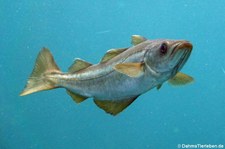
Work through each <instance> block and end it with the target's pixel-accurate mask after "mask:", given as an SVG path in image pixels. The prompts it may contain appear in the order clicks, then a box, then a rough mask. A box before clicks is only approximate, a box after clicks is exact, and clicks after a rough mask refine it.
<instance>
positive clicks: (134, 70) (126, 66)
mask: <svg viewBox="0 0 225 149" xmlns="http://www.w3.org/2000/svg"><path fill="white" fill-rule="evenodd" d="M114 69H115V70H116V71H118V72H120V73H123V74H125V75H127V76H129V77H139V76H141V75H142V74H143V73H144V63H120V64H117V65H115V66H114Z"/></svg>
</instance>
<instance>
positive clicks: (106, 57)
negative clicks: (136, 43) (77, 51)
mask: <svg viewBox="0 0 225 149" xmlns="http://www.w3.org/2000/svg"><path fill="white" fill-rule="evenodd" d="M127 49H128V48H119V49H110V50H108V51H107V52H106V54H105V55H104V56H103V58H102V59H101V62H100V63H105V62H107V61H108V60H110V59H112V58H113V57H115V56H117V55H119V54H120V53H122V52H124V51H126V50H127Z"/></svg>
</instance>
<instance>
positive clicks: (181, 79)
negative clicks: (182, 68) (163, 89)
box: [168, 72, 194, 86]
mask: <svg viewBox="0 0 225 149" xmlns="http://www.w3.org/2000/svg"><path fill="white" fill-rule="evenodd" d="M168 82H169V83H170V84H171V85H174V86H181V85H186V84H189V83H192V82H194V78H192V77H191V76H188V75H186V74H184V73H181V72H178V73H177V74H176V75H175V76H174V77H173V78H171V79H169V80H168Z"/></svg>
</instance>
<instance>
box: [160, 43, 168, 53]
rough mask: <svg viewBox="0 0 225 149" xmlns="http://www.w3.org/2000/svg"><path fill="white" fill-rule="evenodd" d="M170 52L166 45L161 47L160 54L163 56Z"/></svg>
mask: <svg viewBox="0 0 225 149" xmlns="http://www.w3.org/2000/svg"><path fill="white" fill-rule="evenodd" d="M167 50H168V46H167V44H166V43H163V44H162V45H161V47H160V54H161V55H165V54H166V53H167Z"/></svg>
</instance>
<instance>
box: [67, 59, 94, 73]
mask: <svg viewBox="0 0 225 149" xmlns="http://www.w3.org/2000/svg"><path fill="white" fill-rule="evenodd" d="M91 65H92V64H91V63H89V62H86V61H84V60H82V59H79V58H77V59H76V60H75V61H74V63H73V64H72V65H71V66H70V68H69V72H70V73H74V72H77V71H79V70H82V69H85V68H87V67H89V66H91Z"/></svg>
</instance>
